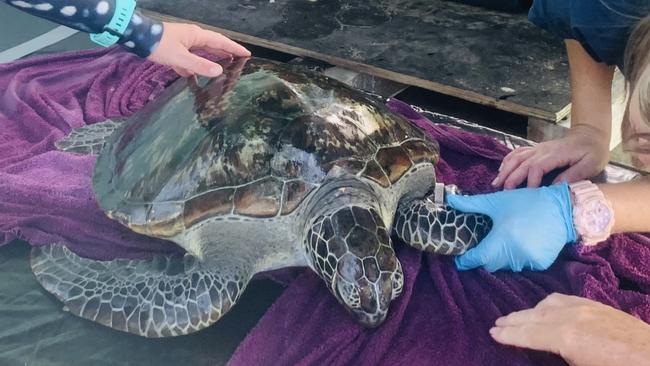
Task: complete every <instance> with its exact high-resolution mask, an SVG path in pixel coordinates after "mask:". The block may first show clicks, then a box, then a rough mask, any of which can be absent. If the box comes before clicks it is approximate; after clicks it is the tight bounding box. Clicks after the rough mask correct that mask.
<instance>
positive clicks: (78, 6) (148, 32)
mask: <svg viewBox="0 0 650 366" xmlns="http://www.w3.org/2000/svg"><path fill="white" fill-rule="evenodd" d="M5 2H6V3H7V4H9V5H12V6H14V7H15V8H18V9H20V10H23V11H26V12H28V13H30V14H33V15H36V16H38V17H41V18H45V19H49V20H51V21H53V22H56V23H59V24H63V25H65V26H68V27H70V28H74V29H77V30H80V31H83V32H88V33H102V32H104V30H105V29H104V27H105V26H106V25H108V24H109V23H110V21H111V19H112V18H113V14H114V13H115V0H5ZM162 31H163V28H162V24H161V23H160V22H158V21H155V20H153V19H150V18H147V17H145V16H143V15H142V14H140V13H139V12H138V11H137V10H136V11H135V12H134V13H133V17H132V18H131V22H130V23H129V26H128V28H127V29H126V31H124V34H123V35H118V36H121V37H120V40H119V42H118V43H120V44H121V45H123V46H124V47H125V48H126V49H128V50H130V51H132V52H134V53H136V54H138V55H139V56H142V57H147V56H149V54H150V53H151V52H152V51H153V49H155V48H156V46H157V45H158V42H159V41H160V38H161V37H162Z"/></svg>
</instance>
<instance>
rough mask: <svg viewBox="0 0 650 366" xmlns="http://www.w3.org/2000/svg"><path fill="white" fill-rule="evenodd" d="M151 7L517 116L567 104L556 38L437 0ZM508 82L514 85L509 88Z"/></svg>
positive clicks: (511, 18)
mask: <svg viewBox="0 0 650 366" xmlns="http://www.w3.org/2000/svg"><path fill="white" fill-rule="evenodd" d="M138 4H139V6H140V7H142V8H144V9H149V10H151V11H153V13H148V14H149V15H152V16H155V17H158V18H160V19H163V20H168V21H173V20H176V21H178V20H179V19H183V20H186V21H193V22H197V23H200V24H201V25H203V26H210V28H211V29H214V30H217V31H220V32H222V33H224V34H226V35H228V36H230V37H232V38H233V39H236V40H238V41H242V42H246V43H250V44H254V45H259V46H262V47H266V48H270V49H274V50H279V51H282V52H286V53H291V54H294V55H298V56H305V57H311V58H315V59H318V60H323V61H325V62H328V63H330V64H333V65H336V66H341V67H345V68H348V69H351V70H354V71H357V72H362V73H367V74H371V75H375V76H378V77H381V78H385V79H389V80H393V81H396V82H399V83H402V84H406V85H412V86H418V87H422V88H426V89H430V90H434V91H436V92H440V93H444V94H447V95H452V96H456V97H459V98H462V99H465V100H468V101H471V102H475V103H481V104H485V105H489V106H493V107H496V108H499V109H502V110H506V111H510V112H514V113H517V114H521V115H526V116H531V117H536V118H540V119H543V120H550V121H558V120H560V119H561V118H563V117H564V116H565V115H566V114H567V113H568V112H569V100H570V98H569V78H568V65H567V61H566V55H565V52H564V48H563V45H562V43H561V42H560V41H558V40H556V39H554V38H553V37H552V36H551V35H549V34H546V33H545V32H544V31H542V30H540V29H538V28H536V27H535V26H534V25H532V24H530V23H529V22H528V20H527V19H526V16H525V15H524V14H505V13H499V12H493V11H489V10H485V9H482V8H476V7H471V6H467V5H463V4H458V3H454V2H447V1H441V0H428V1H421V0H377V1H352V0H315V1H307V0H219V1H216V0H187V1H182V2H179V1H175V0H140V1H139V2H138ZM513 90H514V91H513Z"/></svg>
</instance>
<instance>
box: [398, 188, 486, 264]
mask: <svg viewBox="0 0 650 366" xmlns="http://www.w3.org/2000/svg"><path fill="white" fill-rule="evenodd" d="M491 228H492V221H491V220H490V218H489V217H488V216H485V215H480V214H474V213H464V212H461V211H457V210H454V209H451V208H450V207H448V206H446V205H444V204H437V203H434V202H433V201H431V200H430V199H426V200H418V201H415V202H413V203H412V204H410V205H404V206H401V207H399V208H398V212H397V216H396V219H395V227H394V231H395V233H396V234H397V236H398V237H399V238H400V239H401V240H403V241H404V242H406V243H409V245H411V246H413V247H415V248H417V249H420V250H425V251H428V252H432V253H437V254H444V255H458V254H462V253H464V252H465V251H467V250H468V249H469V248H471V247H473V246H475V245H476V244H478V243H479V242H480V240H482V239H483V238H484V237H485V236H486V235H487V233H488V232H489V231H490V229H491Z"/></svg>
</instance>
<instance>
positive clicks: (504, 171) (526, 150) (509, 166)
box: [492, 147, 535, 187]
mask: <svg viewBox="0 0 650 366" xmlns="http://www.w3.org/2000/svg"><path fill="white" fill-rule="evenodd" d="M534 153H535V150H534V149H533V148H532V147H520V148H518V149H516V150H514V151H513V152H511V153H510V154H508V156H506V157H505V158H504V159H503V162H502V163H501V166H500V167H499V173H498V174H497V176H496V178H494V180H493V181H492V186H494V187H500V186H501V185H502V184H503V182H504V181H505V180H506V178H507V177H508V176H509V175H510V173H512V171H513V170H515V169H516V168H517V167H518V166H519V165H520V164H521V163H522V162H524V161H525V160H526V159H528V158H529V157H531V156H532V155H533V154H534Z"/></svg>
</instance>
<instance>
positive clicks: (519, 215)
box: [447, 183, 576, 272]
mask: <svg viewBox="0 0 650 366" xmlns="http://www.w3.org/2000/svg"><path fill="white" fill-rule="evenodd" d="M447 203H448V204H449V206H451V207H452V208H454V209H456V210H460V211H464V212H475V213H481V214H484V215H488V216H490V218H492V230H491V231H490V232H489V233H488V235H487V236H486V237H485V238H484V239H483V240H482V241H481V242H480V243H479V244H478V245H477V246H476V247H474V248H472V249H470V250H468V251H467V252H466V253H465V254H463V255H461V256H459V257H456V266H457V267H458V269H459V270H468V269H472V268H476V267H484V268H485V269H486V270H488V271H490V272H494V271H497V270H499V269H510V270H512V271H515V272H519V271H521V270H523V269H531V270H537V271H539V270H544V269H547V268H548V267H549V266H550V265H551V264H552V263H553V262H554V261H555V259H556V258H557V256H558V254H559V253H560V251H561V250H562V248H563V247H564V245H565V244H567V243H571V242H574V241H575V240H576V231H575V228H574V226H573V214H572V208H571V196H570V193H569V186H568V184H567V183H561V184H556V185H553V186H550V187H542V188H523V189H516V190H512V191H502V192H497V193H490V194H482V195H476V196H459V195H448V196H447Z"/></svg>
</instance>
